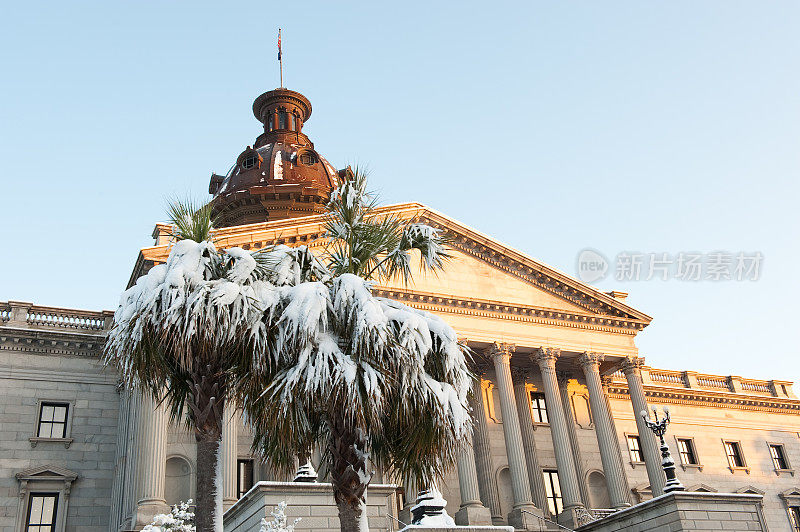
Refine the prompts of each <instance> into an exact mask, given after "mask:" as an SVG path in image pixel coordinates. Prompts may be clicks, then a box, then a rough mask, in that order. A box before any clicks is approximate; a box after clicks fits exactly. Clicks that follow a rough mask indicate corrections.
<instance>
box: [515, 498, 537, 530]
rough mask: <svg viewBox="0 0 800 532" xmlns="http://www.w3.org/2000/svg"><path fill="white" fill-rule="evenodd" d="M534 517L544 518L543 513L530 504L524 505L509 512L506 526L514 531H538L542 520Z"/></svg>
mask: <svg viewBox="0 0 800 532" xmlns="http://www.w3.org/2000/svg"><path fill="white" fill-rule="evenodd" d="M531 514H533V515H531ZM536 516H539V517H544V512H542V511H541V510H540V509H539V508H537V507H536V506H534V505H532V504H526V505H524V506H520V507H518V508H514V509H513V510H511V512H510V513H509V514H508V524H509V525H511V526H513V527H514V528H516V529H522V530H540V527H541V525H542V520H541V519H539V517H536Z"/></svg>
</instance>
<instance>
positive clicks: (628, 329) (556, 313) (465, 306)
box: [372, 286, 641, 336]
mask: <svg viewBox="0 0 800 532" xmlns="http://www.w3.org/2000/svg"><path fill="white" fill-rule="evenodd" d="M372 292H373V294H375V295H376V296H380V297H386V298H389V299H394V300H396V301H402V302H403V303H405V304H407V305H409V306H411V307H414V308H418V309H421V310H427V311H434V312H436V311H438V312H448V313H451V314H461V315H467V316H477V317H480V318H493V319H502V320H508V321H519V322H525V323H538V324H542V325H553V326H557V327H570V328H575V329H584V330H593V331H602V332H610V333H614V334H625V335H630V336H633V335H635V334H636V333H638V332H639V331H640V330H641V329H640V328H637V326H636V323H634V322H632V321H630V320H625V319H620V318H616V317H613V316H612V317H609V316H599V315H591V314H582V313H580V312H571V311H568V310H562V309H554V308H547V307H536V306H532V305H522V304H517V303H508V302H503V301H494V300H488V299H475V298H466V297H456V296H446V295H442V294H432V293H426V292H417V291H414V290H408V289H403V288H388V287H381V286H376V287H375V288H373V289H372Z"/></svg>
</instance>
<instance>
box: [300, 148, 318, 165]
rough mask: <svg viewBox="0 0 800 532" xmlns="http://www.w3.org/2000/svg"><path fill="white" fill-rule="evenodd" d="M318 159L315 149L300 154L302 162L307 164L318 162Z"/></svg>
mask: <svg viewBox="0 0 800 532" xmlns="http://www.w3.org/2000/svg"><path fill="white" fill-rule="evenodd" d="M318 160H319V159H318V158H317V154H316V153H314V152H313V151H304V152H303V153H301V154H300V163H301V164H304V165H306V166H311V165H313V164H316V163H317V161H318Z"/></svg>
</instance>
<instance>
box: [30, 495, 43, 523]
mask: <svg viewBox="0 0 800 532" xmlns="http://www.w3.org/2000/svg"><path fill="white" fill-rule="evenodd" d="M43 508H44V497H36V496H33V497H31V516H30V518H29V519H28V523H31V524H33V523H36V524H39V523H41V522H42V509H43Z"/></svg>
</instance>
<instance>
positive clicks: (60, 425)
mask: <svg viewBox="0 0 800 532" xmlns="http://www.w3.org/2000/svg"><path fill="white" fill-rule="evenodd" d="M68 411H69V403H45V402H43V403H42V407H41V410H39V429H38V430H37V431H36V435H37V436H38V437H39V438H66V437H67V413H68Z"/></svg>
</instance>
